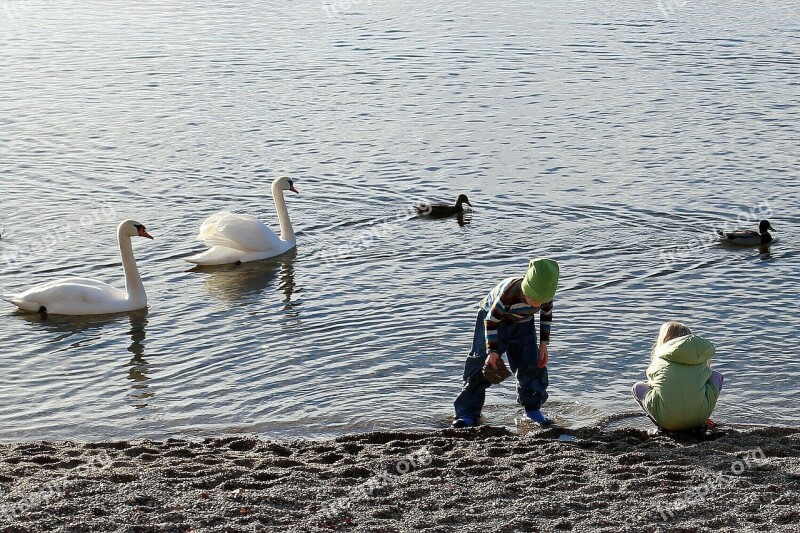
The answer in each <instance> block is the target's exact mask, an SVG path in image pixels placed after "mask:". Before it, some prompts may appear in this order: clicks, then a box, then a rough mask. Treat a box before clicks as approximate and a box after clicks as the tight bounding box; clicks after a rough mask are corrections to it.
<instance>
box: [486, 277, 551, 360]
mask: <svg viewBox="0 0 800 533" xmlns="http://www.w3.org/2000/svg"><path fill="white" fill-rule="evenodd" d="M521 286H522V278H508V279H504V280H503V281H501V282H500V283H499V284H498V285H497V286H496V287H495V288H494V289H492V291H491V292H490V293H489V294H487V295H486V298H484V299H483V300H481V303H480V307H481V309H483V310H484V311H486V322H485V324H484V326H485V327H486V350H487V351H497V326H498V325H499V324H500V322H502V321H506V322H513V323H520V322H527V321H528V320H533V317H534V315H535V314H536V313H537V312H538V313H539V321H540V323H541V327H540V328H539V339H540V342H550V325H551V324H552V322H553V302H552V301H550V302H547V303H545V304H543V305H542V306H541V307H531V306H530V305H528V303H527V302H526V301H525V298H524V297H523V294H522V287H521Z"/></svg>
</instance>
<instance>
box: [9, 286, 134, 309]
mask: <svg viewBox="0 0 800 533" xmlns="http://www.w3.org/2000/svg"><path fill="white" fill-rule="evenodd" d="M126 298H127V294H126V293H125V292H123V291H120V290H119V289H115V288H114V287H112V286H111V285H108V284H107V283H103V282H102V281H97V280H93V279H85V278H72V279H62V280H56V281H51V282H49V283H45V284H42V285H38V286H36V287H32V288H30V289H28V290H27V291H25V292H23V293H21V294H16V295H7V296H3V299H4V300H6V301H8V302H10V303H12V304H14V305H16V306H17V307H19V308H20V309H23V310H26V311H38V310H40V309H41V308H42V307H44V308H46V309H47V310H48V311H50V312H57V313H64V314H72V313H71V311H73V310H74V311H76V312H79V313H83V312H85V310H87V309H89V310H91V309H92V308H98V309H100V310H102V309H105V307H106V306H109V305H116V304H118V303H119V302H124V301H125V299H126Z"/></svg>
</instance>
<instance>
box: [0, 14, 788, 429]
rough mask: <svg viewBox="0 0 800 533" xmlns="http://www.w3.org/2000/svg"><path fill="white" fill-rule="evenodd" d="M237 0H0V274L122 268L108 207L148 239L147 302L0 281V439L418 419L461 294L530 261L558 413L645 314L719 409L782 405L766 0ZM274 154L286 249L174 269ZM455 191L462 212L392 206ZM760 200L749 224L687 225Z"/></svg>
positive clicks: (260, 186)
mask: <svg viewBox="0 0 800 533" xmlns="http://www.w3.org/2000/svg"><path fill="white" fill-rule="evenodd" d="M253 4H256V3H248V2H226V3H225V4H224V5H218V6H205V5H202V6H201V5H200V4H199V3H195V2H163V3H158V2H150V3H147V5H138V4H137V5H130V4H129V3H127V2H106V3H103V4H98V5H93V4H87V3H83V2H70V1H68V2H58V3H52V2H28V1H25V2H22V1H8V0H0V226H1V227H2V233H3V237H4V238H3V240H0V257H2V261H0V292H13V291H16V290H18V289H19V290H21V289H24V288H26V287H28V286H30V285H31V284H33V283H38V282H41V281H45V280H49V279H51V278H54V277H61V276H73V275H91V276H93V277H98V278H100V279H102V280H104V281H108V282H112V283H114V284H116V285H118V286H121V284H122V282H123V278H122V271H121V267H120V265H119V264H118V251H117V248H116V243H115V242H114V228H115V227H116V224H117V223H118V222H119V221H120V220H121V219H123V218H127V217H132V218H136V219H138V220H139V221H141V222H143V223H145V224H147V226H148V229H149V231H150V232H151V233H152V234H153V235H154V236H155V237H156V240H155V241H152V242H151V241H147V242H145V241H144V240H137V242H135V245H134V248H135V251H136V254H137V257H138V259H139V266H140V270H141V272H142V275H143V278H144V281H145V284H146V288H147V291H148V295H149V297H150V308H149V311H148V312H146V313H136V314H131V315H123V316H118V317H110V318H89V319H69V320H64V319H53V318H51V319H48V320H47V321H44V322H42V320H41V319H40V318H38V317H28V316H23V315H19V314H15V313H13V310H12V307H10V306H4V307H2V309H1V310H2V313H0V357H1V359H0V361H1V362H2V366H3V368H2V372H0V439H2V440H6V441H8V440H20V439H38V438H84V439H98V438H104V437H119V438H124V437H131V436H155V437H163V436H166V435H184V436H186V435H189V436H194V435H208V434H220V433H230V432H239V431H245V432H259V433H262V434H265V435H271V436H275V435H301V436H319V435H331V434H339V433H344V432H351V431H364V430H369V429H373V428H393V427H398V426H400V427H436V426H442V425H444V424H446V423H447V421H446V417H447V416H448V415H449V414H450V410H451V407H450V406H451V401H452V399H453V397H454V396H455V394H456V393H457V391H458V389H459V387H460V382H459V376H460V371H461V365H462V359H463V357H464V356H465V354H466V352H467V350H468V346H469V343H470V339H471V333H472V332H471V327H472V325H473V321H474V314H475V312H476V309H475V305H476V303H477V301H478V300H479V299H480V298H481V297H482V296H483V295H484V294H485V293H486V291H488V290H489V289H491V287H492V286H493V285H494V284H495V283H496V282H497V281H498V280H499V279H501V278H503V277H505V276H509V275H515V274H521V273H522V272H523V270H524V268H525V265H526V262H527V259H528V258H530V257H532V256H537V255H547V256H550V257H553V258H556V259H558V261H559V262H560V263H561V265H562V283H561V289H560V291H559V293H558V295H557V299H556V308H555V324H554V330H553V344H552V346H551V357H552V362H551V364H550V372H551V389H550V390H551V401H550V402H549V403H548V405H549V407H550V409H549V412H551V413H553V414H556V415H558V416H559V417H562V419H563V422H564V423H565V424H578V423H586V422H591V421H592V420H596V419H597V418H599V417H601V416H604V415H608V414H615V413H616V414H618V413H625V412H630V411H634V410H635V409H634V407H635V406H634V404H633V402H632V400H631V399H630V398H629V395H628V390H629V387H630V385H631V383H632V382H633V381H635V380H637V379H641V378H642V377H643V375H644V369H645V367H646V365H647V354H648V350H649V347H650V345H651V344H652V341H653V339H654V337H655V334H656V332H657V330H658V327H659V325H660V323H661V322H662V321H664V320H667V319H671V318H677V319H680V320H682V321H685V322H687V323H688V324H689V325H690V326H691V327H693V328H694V329H695V331H696V332H697V333H700V334H702V335H705V336H707V337H708V338H710V339H711V340H712V341H713V342H714V343H715V344H716V345H717V349H718V352H717V353H718V355H717V357H716V358H715V359H714V367H715V369H717V370H720V371H721V372H723V373H724V374H725V375H726V378H727V379H726V389H725V391H724V393H723V395H722V398H721V400H720V403H719V406H718V410H717V413H716V415H715V417H716V418H717V419H718V420H721V421H730V422H751V423H772V422H774V423H783V424H797V422H798V418H799V417H800V402H798V400H800V394H799V393H798V390H799V389H798V385H797V383H798V380H800V362H798V361H800V359H799V358H798V356H800V341H798V331H800V318H798V314H797V311H796V308H797V303H798V290H797V287H798V274H800V244H798V243H799V242H800V232H799V231H798V227H799V226H800V209H799V206H800V204H799V203H798V200H799V199H800V194H799V192H800V186H799V185H798V171H799V170H800V165H799V164H798V159H797V146H798V142H800V126H798V124H800V113H799V112H798V104H797V95H798V82H797V80H798V79H800V58H799V57H798V51H800V46H798V45H799V44H800V42H799V40H800V22H798V7H797V4H796V3H795V2H788V1H776V2H770V3H769V4H768V5H760V4H759V5H753V4H752V3H748V2H738V1H737V2H731V1H727V0H726V1H722V0H713V1H709V2H692V1H689V2H682V1H681V2H678V1H673V2H669V1H665V2H662V3H661V4H659V3H658V2H657V1H656V0H653V2H652V3H650V2H646V1H645V2H627V1H620V2H613V1H609V2H596V1H595V2H591V1H589V2H584V1H581V2H578V1H568V2H566V1H558V2H557V1H549V2H544V3H538V2H537V3H536V5H530V4H531V2H517V1H514V2H511V3H508V2H506V3H503V4H502V5H497V3H487V2H462V1H457V2H448V3H444V2H442V3H429V2H422V3H420V2H406V1H401V2H384V1H379V0H372V1H371V2H368V1H367V0H364V1H362V2H361V3H355V2H353V3H350V2H345V1H340V2H337V3H333V4H327V7H326V4H325V3H323V2H321V1H320V2H317V1H312V2H267V3H263V5H262V3H258V5H253ZM445 4H446V5H445ZM665 13H666V16H665ZM279 175H289V176H291V177H293V178H294V179H295V180H296V183H297V187H298V188H299V189H300V192H301V194H300V195H299V196H292V197H291V198H289V199H288V204H289V211H290V214H291V218H292V223H293V225H294V227H295V230H296V231H297V232H298V249H297V251H296V253H293V254H289V255H288V256H285V257H282V258H279V259H275V260H270V261H265V262H262V263H258V264H250V265H245V266H241V267H238V268H233V269H231V268H225V269H218V270H214V271H210V272H192V271H189V269H188V266H187V265H186V264H184V263H183V262H182V261H181V258H182V257H185V256H187V255H189V254H190V253H192V252H196V251H198V250H200V249H201V248H202V246H201V245H200V244H199V243H195V242H193V237H194V234H195V233H196V230H197V228H198V226H199V224H200V222H201V221H202V220H203V219H204V218H205V217H206V216H208V215H210V214H212V213H214V212H216V211H218V210H221V209H223V208H226V209H235V210H237V211H240V212H247V213H252V214H257V215H259V216H260V217H261V218H262V219H264V220H265V221H266V222H267V223H268V224H270V225H271V226H272V227H274V228H277V219H276V216H275V212H274V208H273V206H272V201H271V198H270V197H269V184H270V182H271V180H272V178H274V177H275V176H279ZM460 192H464V193H467V194H468V195H469V196H470V198H471V199H472V201H473V204H474V205H475V212H474V214H473V215H472V217H471V218H468V219H467V221H466V222H469V224H465V225H463V226H462V225H459V224H458V223H457V221H456V220H454V219H452V220H441V221H430V220H422V219H419V218H414V217H412V216H411V215H410V214H409V212H408V207H409V205H410V204H411V203H412V202H413V201H415V200H418V199H424V198H429V199H436V200H439V199H451V198H454V197H455V196H456V194H457V193H460ZM762 215H769V218H770V220H771V221H772V223H773V225H774V226H775V228H776V229H777V230H778V231H777V233H776V235H777V236H779V237H780V241H779V242H778V243H776V244H774V245H773V246H772V247H771V248H770V249H769V250H768V251H766V252H760V251H759V250H757V249H730V248H725V247H722V246H719V245H716V244H711V243H710V241H709V238H710V236H711V229H712V228H714V227H720V226H722V225H723V224H725V223H726V222H727V223H729V224H731V225H733V224H735V223H736V222H737V218H738V219H739V220H740V221H742V222H744V224H745V225H747V226H753V227H754V226H755V220H756V219H758V218H760V217H761V216H762ZM514 396H515V395H514V391H513V387H512V386H511V385H510V384H506V385H504V386H502V387H499V388H497V389H496V390H492V391H491V392H490V394H489V400H488V406H487V410H486V413H487V414H488V415H489V416H490V419H491V422H493V423H513V419H514V416H515V415H516V414H517V413H518V411H517V409H516V408H515V405H514Z"/></svg>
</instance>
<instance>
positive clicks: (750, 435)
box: [0, 426, 800, 533]
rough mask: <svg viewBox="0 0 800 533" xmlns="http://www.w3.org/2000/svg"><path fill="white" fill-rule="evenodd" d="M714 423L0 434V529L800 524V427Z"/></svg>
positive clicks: (792, 527)
mask: <svg viewBox="0 0 800 533" xmlns="http://www.w3.org/2000/svg"><path fill="white" fill-rule="evenodd" d="M564 434H569V435H571V436H572V437H574V441H571V442H567V441H559V440H558V438H559V437H561V436H562V435H564ZM715 437H716V438H714V439H713V440H706V441H702V442H699V441H697V440H694V439H689V438H687V439H683V440H674V439H672V438H669V437H665V436H657V437H650V436H648V435H647V434H646V433H645V432H643V431H640V430H636V429H621V430H600V429H593V428H587V429H579V430H560V429H557V428H553V429H544V430H532V431H530V432H529V433H526V434H521V435H517V434H513V433H510V432H509V431H507V430H506V429H502V428H496V427H491V426H482V427H480V428H474V429H469V430H450V429H447V430H440V431H414V432H376V433H367V434H361V435H351V436H345V437H339V438H336V439H330V440H324V441H316V440H314V441H312V440H280V441H273V440H259V439H257V438H255V437H230V438H223V439H206V440H204V441H186V440H173V439H168V440H166V441H159V442H156V441H130V442H99V443H76V442H30V443H19V444H5V445H0V533H11V532H28V531H59V532H78V531H103V532H106V531H120V532H123V531H124V532H167V531H170V532H172V531H175V532H178V531H231V532H233V531H276V532H277V531H287V532H295V531H297V532H299V531H370V532H376V533H377V532H392V531H396V532H400V531H402V532H405V531H409V532H411V531H427V532H461V531H475V532H478V531H480V532H484V531H486V532H511V531H519V532H523V531H526V532H527V531H587V532H588V531H608V532H611V531H631V532H634V531H636V532H641V531H665V532H666V531H670V532H673V531H678V532H702V531H737V532H738V531H758V532H765V531H800V428H787V427H772V428H770V427H762V428H750V427H748V428H744V427H722V428H720V431H719V435H716V436H715Z"/></svg>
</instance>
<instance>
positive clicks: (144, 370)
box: [18, 309, 153, 409]
mask: <svg viewBox="0 0 800 533" xmlns="http://www.w3.org/2000/svg"><path fill="white" fill-rule="evenodd" d="M18 316H20V317H21V318H22V319H23V320H25V321H27V322H29V323H31V324H37V325H38V326H39V327H43V328H44V329H45V330H47V331H51V332H54V333H56V334H57V336H56V337H55V338H53V339H52V340H51V341H50V342H52V343H59V342H62V341H65V340H67V339H70V338H71V337H79V339H78V340H73V341H72V345H73V346H75V345H77V344H83V343H84V342H86V340H87V339H92V338H99V337H100V334H101V331H102V330H103V329H105V328H106V326H111V325H114V324H116V325H122V321H123V320H124V319H125V318H126V317H127V318H128V321H129V323H130V329H129V330H128V332H127V333H128V335H130V339H131V343H130V344H129V345H128V348H127V351H128V352H129V353H131V354H133V357H132V358H131V359H130V360H128V361H127V362H125V364H124V367H125V368H126V369H127V376H126V379H128V380H130V381H131V382H132V384H131V393H130V398H131V399H132V400H133V407H135V408H137V409H141V408H144V407H147V405H148V404H147V401H148V400H149V399H150V398H152V397H153V391H152V390H150V386H149V384H148V383H147V381H149V380H150V377H149V374H150V364H149V363H148V362H147V360H146V359H145V357H144V352H145V349H144V340H145V336H146V332H145V330H146V327H147V309H140V310H138V311H129V312H127V313H115V314H112V315H85V316H64V315H42V314H39V313H22V312H18Z"/></svg>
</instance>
